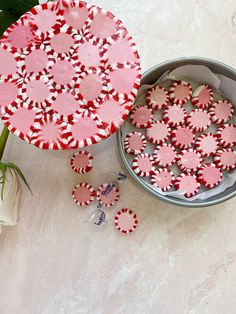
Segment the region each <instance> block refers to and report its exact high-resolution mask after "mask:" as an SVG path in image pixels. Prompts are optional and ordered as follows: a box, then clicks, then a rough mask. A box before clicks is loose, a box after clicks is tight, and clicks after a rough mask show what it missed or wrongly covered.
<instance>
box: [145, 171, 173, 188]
mask: <svg viewBox="0 0 236 314" xmlns="http://www.w3.org/2000/svg"><path fill="white" fill-rule="evenodd" d="M174 180H175V176H174V174H173V172H172V171H171V170H170V169H164V168H160V169H158V170H155V171H154V172H153V173H152V174H151V183H152V185H154V186H155V187H157V188H159V189H161V190H162V191H163V192H166V191H169V190H170V189H171V188H172V186H173V183H174Z"/></svg>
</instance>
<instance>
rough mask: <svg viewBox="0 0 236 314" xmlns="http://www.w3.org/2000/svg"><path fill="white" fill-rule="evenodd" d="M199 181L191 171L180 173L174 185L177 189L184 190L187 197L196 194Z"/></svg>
mask: <svg viewBox="0 0 236 314" xmlns="http://www.w3.org/2000/svg"><path fill="white" fill-rule="evenodd" d="M200 186H201V185H200V183H199V182H198V180H197V178H196V176H195V175H194V174H192V173H181V174H180V175H179V176H178V177H177V178H176V180H175V183H174V187H175V189H176V190H177V191H180V192H181V191H182V192H185V193H184V196H185V197H187V198H189V197H193V196H194V195H196V194H197V193H198V191H199V189H200Z"/></svg>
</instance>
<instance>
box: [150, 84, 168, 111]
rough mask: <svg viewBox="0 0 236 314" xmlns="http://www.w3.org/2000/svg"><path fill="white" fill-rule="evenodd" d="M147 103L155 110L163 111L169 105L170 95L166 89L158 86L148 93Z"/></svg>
mask: <svg viewBox="0 0 236 314" xmlns="http://www.w3.org/2000/svg"><path fill="white" fill-rule="evenodd" d="M146 101H147V105H148V106H149V107H151V108H152V109H153V110H161V109H163V108H165V107H166V106H167V105H168V102H169V95H168V92H167V90H166V89H165V88H163V87H160V86H158V85H156V86H155V87H153V88H150V89H149V90H148V91H147V97H146Z"/></svg>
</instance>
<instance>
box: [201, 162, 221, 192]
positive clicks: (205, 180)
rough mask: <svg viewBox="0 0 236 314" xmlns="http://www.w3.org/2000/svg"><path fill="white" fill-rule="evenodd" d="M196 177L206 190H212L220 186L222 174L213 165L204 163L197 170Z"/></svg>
mask: <svg viewBox="0 0 236 314" xmlns="http://www.w3.org/2000/svg"><path fill="white" fill-rule="evenodd" d="M197 177H198V180H199V182H201V183H202V184H203V185H204V186H205V187H206V188H208V189H212V188H215V187H216V186H217V185H219V184H220V182H221V180H222V172H221V170H220V169H219V168H217V167H216V165H215V164H213V163H206V164H204V165H202V166H201V167H200V168H199V169H198V172H197Z"/></svg>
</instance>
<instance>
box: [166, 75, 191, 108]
mask: <svg viewBox="0 0 236 314" xmlns="http://www.w3.org/2000/svg"><path fill="white" fill-rule="evenodd" d="M169 96H170V100H171V101H172V103H174V104H177V105H184V104H186V103H187V102H188V101H189V100H190V99H191V97H192V87H191V85H190V84H189V83H187V82H185V81H176V82H174V83H173V84H172V85H171V87H170V89H169Z"/></svg>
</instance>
